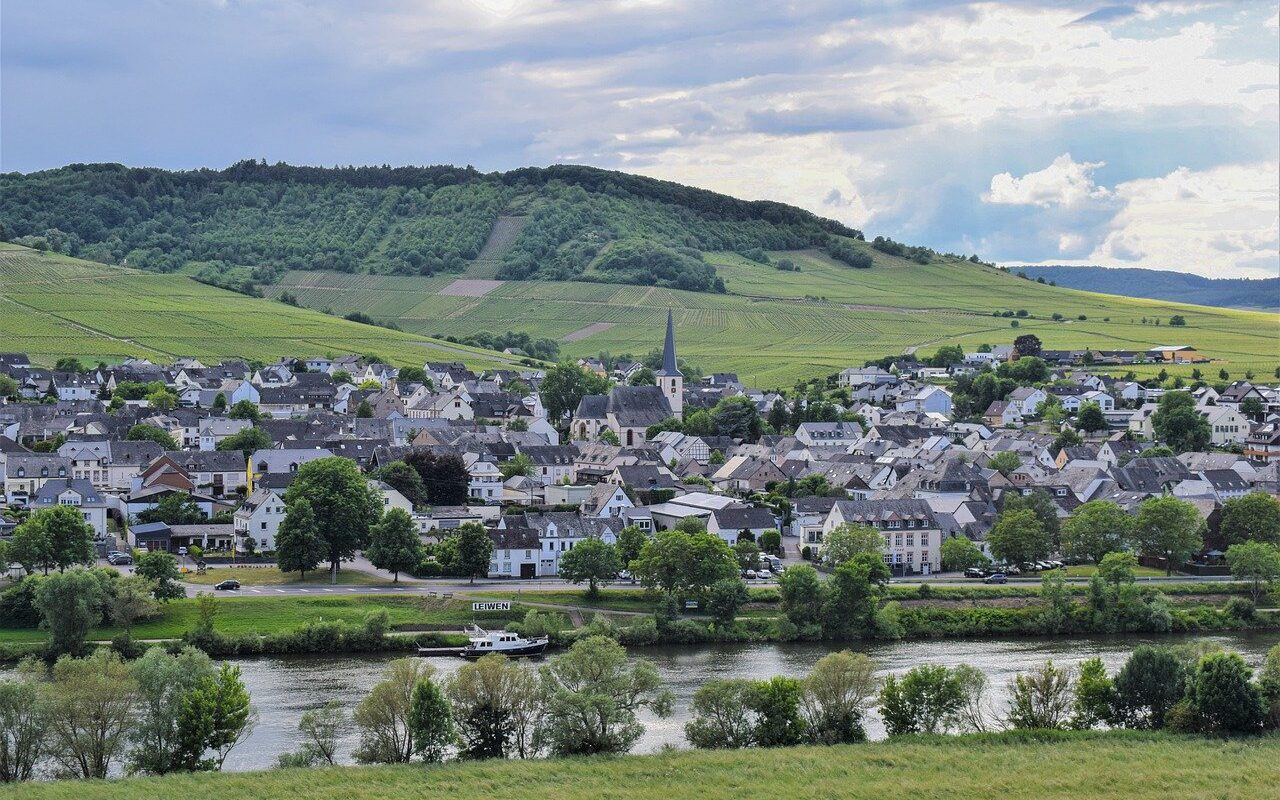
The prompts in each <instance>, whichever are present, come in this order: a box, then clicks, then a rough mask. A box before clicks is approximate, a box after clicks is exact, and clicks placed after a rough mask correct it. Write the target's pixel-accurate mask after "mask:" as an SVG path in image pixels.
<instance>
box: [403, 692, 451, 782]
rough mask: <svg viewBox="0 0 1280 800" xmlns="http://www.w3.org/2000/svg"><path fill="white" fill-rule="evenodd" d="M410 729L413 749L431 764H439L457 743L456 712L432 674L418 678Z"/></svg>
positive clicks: (413, 696)
mask: <svg viewBox="0 0 1280 800" xmlns="http://www.w3.org/2000/svg"><path fill="white" fill-rule="evenodd" d="M409 731H410V734H411V735H412V737H413V751H414V752H415V753H417V754H418V755H420V756H422V760H423V761H426V762H427V763H428V764H438V763H439V762H441V761H443V760H444V756H445V753H446V752H447V751H448V748H449V746H450V745H451V744H453V741H454V736H455V730H454V726H453V712H452V710H451V709H450V708H449V701H448V700H446V699H445V697H444V692H442V691H440V687H439V686H438V685H437V684H436V682H435V681H434V680H432V679H431V676H430V675H424V676H422V677H421V678H418V683H417V684H416V685H415V686H414V687H413V695H412V697H411V698H410V700H409Z"/></svg>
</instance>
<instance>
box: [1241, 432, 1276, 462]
mask: <svg viewBox="0 0 1280 800" xmlns="http://www.w3.org/2000/svg"><path fill="white" fill-rule="evenodd" d="M1244 456H1245V458H1251V459H1253V460H1254V461H1261V462H1262V463H1263V464H1274V463H1276V462H1280V423H1278V422H1268V423H1267V424H1265V425H1259V426H1258V428H1257V429H1256V430H1255V431H1254V432H1253V433H1251V434H1249V435H1248V436H1247V437H1245V440H1244Z"/></svg>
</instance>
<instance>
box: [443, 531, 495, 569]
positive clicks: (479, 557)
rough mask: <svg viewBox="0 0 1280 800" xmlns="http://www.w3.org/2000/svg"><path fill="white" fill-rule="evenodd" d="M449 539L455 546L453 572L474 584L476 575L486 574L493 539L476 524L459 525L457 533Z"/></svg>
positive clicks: (491, 552) (491, 554)
mask: <svg viewBox="0 0 1280 800" xmlns="http://www.w3.org/2000/svg"><path fill="white" fill-rule="evenodd" d="M449 538H450V539H452V540H454V542H456V546H457V563H456V564H455V565H454V571H455V572H457V573H458V574H460V575H466V576H467V577H468V578H470V579H471V580H470V582H471V583H475V582H476V576H477V575H487V574H488V572H489V561H490V559H492V558H493V538H492V537H490V536H489V531H488V530H486V529H485V527H484V526H483V525H481V524H479V523H477V522H468V523H466V524H465V525H460V526H458V530H457V532H456V533H454V534H453V536H451V537H449Z"/></svg>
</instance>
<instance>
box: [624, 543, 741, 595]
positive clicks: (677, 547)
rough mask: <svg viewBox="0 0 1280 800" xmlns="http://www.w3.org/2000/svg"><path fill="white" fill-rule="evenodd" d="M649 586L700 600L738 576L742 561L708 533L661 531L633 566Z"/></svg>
mask: <svg viewBox="0 0 1280 800" xmlns="http://www.w3.org/2000/svg"><path fill="white" fill-rule="evenodd" d="M632 569H633V570H634V571H635V573H636V576H637V577H638V578H640V580H641V582H642V583H644V585H645V586H652V587H656V588H659V589H661V590H662V591H664V592H666V593H667V594H671V595H677V596H700V595H702V594H703V593H704V592H705V591H706V590H707V589H708V588H710V586H711V584H713V583H715V582H716V581H718V580H720V579H722V578H733V577H737V575H738V559H737V557H736V556H735V555H734V553H733V551H732V550H730V549H729V545H727V544H725V541H724V540H723V539H721V538H720V537H719V536H716V535H714V534H710V533H706V532H705V531H700V532H695V533H689V532H687V531H683V530H669V531H661V532H660V533H658V534H657V535H656V536H654V538H653V539H651V540H649V541H648V542H646V543H645V545H644V548H643V549H642V550H641V551H640V557H639V558H637V559H636V560H635V562H634V563H633V564H632Z"/></svg>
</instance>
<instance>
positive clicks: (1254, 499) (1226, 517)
mask: <svg viewBox="0 0 1280 800" xmlns="http://www.w3.org/2000/svg"><path fill="white" fill-rule="evenodd" d="M1218 531H1219V532H1220V533H1221V534H1222V538H1223V539H1225V540H1226V543H1227V544H1229V545H1230V544H1241V543H1244V542H1249V541H1257V542H1267V543H1269V544H1274V545H1280V500H1278V499H1276V498H1275V497H1272V496H1271V495H1269V494H1267V493H1265V492H1250V493H1249V494H1247V495H1245V496H1244V497H1233V498H1231V499H1230V500H1227V501H1225V502H1223V504H1222V521H1221V523H1219V526H1218Z"/></svg>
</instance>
